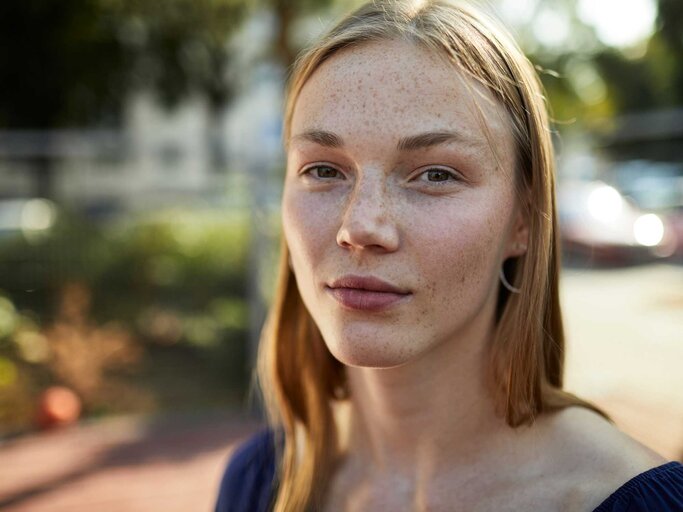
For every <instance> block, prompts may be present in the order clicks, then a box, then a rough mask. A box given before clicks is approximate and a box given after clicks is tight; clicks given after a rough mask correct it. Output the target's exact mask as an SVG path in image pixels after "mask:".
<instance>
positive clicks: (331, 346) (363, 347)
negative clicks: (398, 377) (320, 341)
mask: <svg viewBox="0 0 683 512" xmlns="http://www.w3.org/2000/svg"><path fill="white" fill-rule="evenodd" d="M324 338H325V340H326V341H325V344H326V345H327V349H328V350H329V351H330V353H331V354H332V356H333V357H334V358H335V359H337V360H338V361H339V362H340V363H342V364H344V365H346V366H353V367H357V368H395V367H397V366H402V365H404V364H406V363H408V362H410V360H411V359H412V358H413V357H414V354H413V353H411V351H410V350H407V349H406V348H405V347H402V346H400V344H397V343H391V342H388V341H377V340H375V341H373V342H368V339H367V338H361V339H349V338H340V337H334V336H333V337H324ZM327 340H329V341H327Z"/></svg>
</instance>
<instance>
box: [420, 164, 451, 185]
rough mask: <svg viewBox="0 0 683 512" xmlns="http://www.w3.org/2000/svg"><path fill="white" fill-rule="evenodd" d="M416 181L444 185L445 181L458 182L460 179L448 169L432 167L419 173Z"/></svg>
mask: <svg viewBox="0 0 683 512" xmlns="http://www.w3.org/2000/svg"><path fill="white" fill-rule="evenodd" d="M418 180H420V181H428V182H429V183H445V182H447V181H460V177H459V176H458V175H457V174H456V173H454V172H453V171H450V170H448V169H440V168H437V167H434V168H432V169H427V170H426V171H424V172H422V173H420V175H419V176H418Z"/></svg>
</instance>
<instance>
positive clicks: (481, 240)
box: [409, 202, 507, 298]
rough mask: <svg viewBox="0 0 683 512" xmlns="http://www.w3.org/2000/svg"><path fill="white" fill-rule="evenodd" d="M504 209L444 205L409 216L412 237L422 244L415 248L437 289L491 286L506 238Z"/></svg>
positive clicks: (477, 291)
mask: <svg viewBox="0 0 683 512" xmlns="http://www.w3.org/2000/svg"><path fill="white" fill-rule="evenodd" d="M453 204H454V205H455V202H454V203H453ZM488 204H489V205H490V204H491V203H488ZM501 211H505V209H504V208H501V210H498V211H497V210H493V209H491V208H490V206H488V207H482V206H478V205H476V204H472V205H471V206H469V207H462V205H460V206H459V207H458V208H455V207H454V208H448V207H443V205H442V207H440V208H438V209H434V210H433V211H430V212H429V214H427V215H425V212H424V211H423V212H422V214H421V215H417V214H414V215H412V216H411V220H410V221H409V222H410V223H411V225H410V228H409V229H410V232H411V233H413V237H412V240H411V242H410V243H411V244H413V245H414V246H415V247H416V248H422V249H419V250H416V252H415V254H419V256H420V259H421V261H420V262H419V266H420V267H421V270H422V275H424V276H425V279H427V280H428V281H429V282H430V284H431V289H432V290H433V293H435V294H436V293H438V294H439V295H442V294H443V293H447V294H449V295H451V296H453V297H454V298H455V297H456V296H458V297H463V298H465V297H470V298H474V296H481V294H482V293H486V292H487V291H488V289H489V285H490V284H491V283H492V276H493V274H494V273H495V272H496V265H497V261H498V259H499V257H500V256H499V255H500V253H501V251H502V248H503V244H504V240H505V226H506V225H507V219H506V218H505V216H504V215H501V213H500V212H501ZM424 248H429V250H424ZM425 284H427V283H425ZM435 298H436V297H435Z"/></svg>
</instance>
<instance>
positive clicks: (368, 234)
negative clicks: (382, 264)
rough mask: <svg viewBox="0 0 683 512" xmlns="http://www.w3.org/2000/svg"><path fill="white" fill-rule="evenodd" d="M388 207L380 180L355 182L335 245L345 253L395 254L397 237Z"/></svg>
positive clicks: (384, 190) (388, 203)
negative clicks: (372, 250)
mask: <svg viewBox="0 0 683 512" xmlns="http://www.w3.org/2000/svg"><path fill="white" fill-rule="evenodd" d="M391 205H392V201H391V198H390V197H389V194H388V193H387V191H386V186H385V185H384V184H383V183H382V182H381V180H380V179H374V180H372V182H371V181H370V179H369V178H367V179H362V180H359V181H358V182H357V183H356V186H355V187H354V189H353V191H352V192H351V195H350V196H349V198H348V201H347V204H346V205H345V209H344V213H343V217H342V223H341V226H340V227H339V231H337V244H338V245H339V246H340V247H343V248H345V249H370V248H373V249H376V250H380V251H385V252H393V251H395V250H397V249H398V246H399V233H398V228H397V225H396V223H395V222H394V219H393V215H392V212H391V210H392V208H391Z"/></svg>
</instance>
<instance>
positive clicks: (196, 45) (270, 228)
mask: <svg viewBox="0 0 683 512" xmlns="http://www.w3.org/2000/svg"><path fill="white" fill-rule="evenodd" d="M359 3H360V2H357V1H352V0H347V1H344V0H293V1H285V0H165V1H163V2H159V1H152V0H59V1H57V0H5V1H3V2H2V3H0V84H2V85H1V93H0V508H1V509H3V510H8V511H15V512H16V511H38V510H50V511H59V510H65V511H66V510H68V511H76V510H91V509H93V508H95V507H96V508H97V509H98V510H101V511H107V510H117V511H136V510H146V511H149V510H166V511H169V510H171V511H173V510H209V509H210V507H211V506H212V504H213V500H214V496H215V491H216V488H217V485H218V479H219V477H220V474H221V471H222V469H223V464H224V462H225V460H226V457H227V455H228V453H229V451H230V448H231V446H232V445H233V443H234V442H235V440H237V439H240V438H241V437H243V436H244V435H246V434H248V433H249V432H251V431H253V430H254V429H255V428H256V427H257V425H258V424H259V421H260V420H259V415H258V412H257V407H256V406H255V405H254V401H253V400H251V399H250V398H249V397H250V394H249V388H250V384H251V380H252V375H251V369H252V363H253V358H254V351H255V343H256V339H257V337H258V331H259V329H260V326H261V323H262V321H263V318H264V312H265V309H266V304H267V303H268V300H269V299H268V298H269V294H270V292H271V289H272V285H273V272H274V267H275V262H276V261H277V254H276V252H277V245H276V241H277V240H278V237H279V213H278V209H279V198H280V192H281V180H282V173H283V169H284V160H283V154H282V149H281V144H280V137H281V120H282V119H281V108H282V99H283V97H282V91H283V84H284V80H285V77H286V74H287V70H288V68H289V66H290V65H291V63H292V62H293V60H294V58H295V56H296V54H297V52H298V51H299V50H300V49H301V48H302V47H303V46H304V45H305V44H306V43H307V42H309V41H310V40H312V39H313V38H315V37H316V36H317V35H319V34H320V33H321V32H322V31H323V30H324V29H325V28H326V27H328V26H329V23H330V22H331V21H332V20H333V19H335V18H337V17H338V16H340V15H341V14H342V13H344V12H346V11H348V10H349V9H351V8H353V7H354V6H356V5H358V4H359ZM488 4H490V6H491V8H492V9H494V10H495V11H496V12H497V14H498V15H499V17H500V18H501V19H502V20H503V21H504V23H505V24H506V25H507V26H508V27H509V28H510V30H511V31H512V32H513V34H514V35H515V36H516V37H517V39H518V41H519V42H520V43H521V44H522V46H523V48H524V50H525V51H526V52H527V54H528V55H529V56H530V58H531V59H532V60H533V62H534V63H535V64H536V65H537V66H538V69H539V72H540V73H541V76H542V79H543V82H544V84H545V87H546V88H547V91H548V98H549V103H550V106H551V109H552V115H553V119H554V121H555V128H556V134H555V142H556V148H557V152H558V162H559V186H558V199H559V214H560V222H561V227H562V242H563V252H564V265H565V271H564V275H563V278H562V295H563V297H562V298H563V300H564V307H565V315H566V324H567V331H568V338H569V340H568V361H567V366H568V367H567V387H568V388H569V389H570V390H572V391H575V392H577V393H580V394H581V395H582V396H584V397H586V398H588V399H590V400H593V401H594V402H596V403H598V404H599V405H601V406H602V407H604V408H605V409H606V410H607V411H608V412H609V413H611V414H612V415H613V417H614V419H615V420H616V421H617V423H618V424H619V426H620V427H621V428H623V429H624V430H626V431H627V432H629V433H630V434H631V435H633V436H635V437H636V438H637V439H639V440H640V441H641V442H643V443H645V444H647V445H649V446H651V447H652V448H654V449H656V450H658V451H660V452H661V453H662V454H664V455H665V456H666V457H668V458H670V459H676V458H677V459H681V458H683V371H682V366H683V2H681V1H680V0H600V1H591V0H543V1H541V0H497V1H494V0H492V1H490V2H488Z"/></svg>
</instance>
